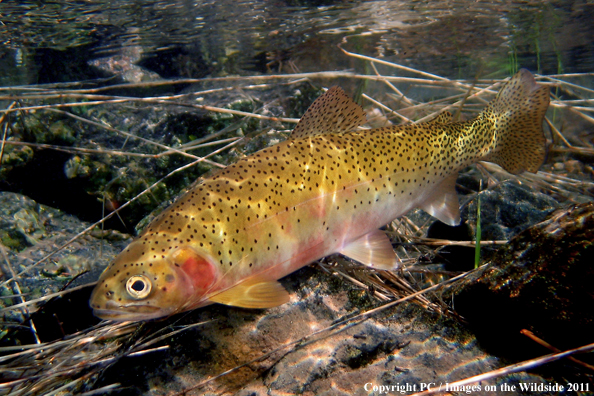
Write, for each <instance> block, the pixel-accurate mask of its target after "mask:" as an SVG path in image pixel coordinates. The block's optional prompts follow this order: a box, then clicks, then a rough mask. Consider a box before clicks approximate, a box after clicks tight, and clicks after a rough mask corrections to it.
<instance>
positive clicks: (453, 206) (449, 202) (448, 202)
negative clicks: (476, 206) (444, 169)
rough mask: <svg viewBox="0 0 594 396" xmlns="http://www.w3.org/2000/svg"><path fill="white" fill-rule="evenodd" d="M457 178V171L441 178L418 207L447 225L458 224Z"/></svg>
mask: <svg viewBox="0 0 594 396" xmlns="http://www.w3.org/2000/svg"><path fill="white" fill-rule="evenodd" d="M457 178H458V172H456V173H454V174H452V175H450V176H448V177H447V178H445V179H444V180H442V182H441V183H440V184H439V185H438V186H437V187H436V188H435V189H434V190H433V191H432V192H431V195H430V196H429V198H428V199H426V200H425V201H424V202H423V203H422V204H421V205H419V208H421V209H423V210H424V211H425V212H427V213H429V214H430V215H431V216H433V217H435V218H437V219H438V220H440V221H442V222H444V223H446V224H447V225H451V226H457V225H458V224H460V204H459V203H458V194H457V193H456V179H457Z"/></svg>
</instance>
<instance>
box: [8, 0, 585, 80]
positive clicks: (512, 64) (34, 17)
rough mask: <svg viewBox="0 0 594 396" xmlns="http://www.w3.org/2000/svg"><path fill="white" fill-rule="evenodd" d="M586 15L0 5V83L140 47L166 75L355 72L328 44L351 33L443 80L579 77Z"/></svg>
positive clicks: (361, 6)
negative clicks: (523, 72) (53, 61)
mask: <svg viewBox="0 0 594 396" xmlns="http://www.w3.org/2000/svg"><path fill="white" fill-rule="evenodd" d="M593 9H594V5H593V4H591V3H590V4H588V2H569V1H561V2H557V3H556V4H555V5H554V6H553V5H551V4H550V3H549V2H540V1H528V2H522V3H521V4H512V3H509V2H504V1H497V2H492V1H488V2H487V1H472V2H471V1H447V2H434V1H322V0H319V1H313V2H310V1H299V0H285V1H254V0H251V1H235V0H234V1H231V0H217V1H214V0H210V1H187V0H177V1H156V0H153V1H150V0H147V1H142V2H137V1H130V0H128V1H119V2H112V1H87V2H79V1H69V0H67V1H61V2H55V3H46V4H42V5H39V3H38V2H34V1H20V2H8V3H7V2H1V3H0V22H1V23H0V35H1V37H2V38H3V45H4V46H3V49H1V50H0V63H2V65H1V66H0V84H2V85H8V84H10V85H14V84H16V83H20V84H23V83H36V82H49V81H48V80H51V79H52V78H54V79H55V78H57V76H52V78H45V79H44V78H40V76H39V69H43V67H44V66H45V65H44V62H46V59H47V58H51V57H52V56H57V55H56V52H50V53H48V52H47V51H48V50H52V51H57V53H64V52H66V53H72V52H73V51H74V50H73V49H74V48H78V50H77V52H76V54H75V56H76V57H83V58H86V59H85V61H89V60H94V59H98V58H105V57H108V56H114V55H121V53H122V48H129V47H134V48H139V49H140V52H139V54H138V55H139V56H138V58H134V59H132V61H133V62H134V63H138V62H140V63H141V64H142V65H143V66H145V67H147V68H149V69H150V70H151V71H153V72H156V73H158V74H159V75H161V76H162V77H165V78H171V77H203V76H205V75H212V74H216V75H221V74H245V73H254V72H269V71H274V72H278V71H281V72H282V71H285V70H290V71H317V70H335V69H345V68H353V67H359V66H360V65H358V64H356V63H353V62H352V61H349V60H348V59H347V58H346V57H344V56H341V53H340V51H339V50H338V49H337V47H336V44H338V43H340V42H341V40H342V39H343V38H344V37H345V36H354V37H351V38H350V40H349V42H350V45H351V48H349V49H350V50H352V51H355V52H362V53H365V54H366V55H369V56H375V57H383V58H385V59H387V60H390V61H393V62H397V63H402V64H406V65H409V66H413V67H416V68H419V69H424V70H427V71H430V72H433V73H437V74H441V75H444V76H446V77H449V78H455V77H467V76H468V74H469V73H470V74H472V75H477V74H481V75H483V76H484V75H488V74H492V73H496V74H498V75H499V76H503V75H508V74H510V72H511V71H513V69H515V68H516V67H517V66H518V65H521V66H524V67H529V68H531V69H533V70H534V71H540V72H542V73H557V72H559V71H561V70H563V71H564V72H584V71H589V70H592V68H593V65H594V62H593V60H592V53H594V44H593V43H592V40H591V38H592V37H593V36H594V27H593V25H592V24H591V23H590V21H591V20H592V17H593V16H594V12H593ZM81 49H83V50H81ZM135 51H137V50H135ZM137 52H138V51H137ZM40 54H41V55H40ZM72 58H73V57H72V56H69V57H68V59H69V60H72ZM61 61H62V62H63V58H62V59H61ZM81 68H82V67H81ZM79 69H80V68H79ZM291 69H292V70H291ZM64 73H65V74H67V76H66V77H69V78H70V80H72V79H73V78H82V77H85V76H86V77H96V76H93V75H86V74H85V73H89V72H86V71H81V72H80V73H79V74H76V73H75V74H74V75H68V74H70V73H69V71H68V70H65V72H64ZM69 78H64V79H63V80H68V79H69Z"/></svg>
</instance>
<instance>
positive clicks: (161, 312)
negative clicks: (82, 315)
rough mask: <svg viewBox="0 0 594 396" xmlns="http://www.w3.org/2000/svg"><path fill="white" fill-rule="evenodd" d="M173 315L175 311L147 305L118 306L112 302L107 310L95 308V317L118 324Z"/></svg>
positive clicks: (108, 304)
mask: <svg viewBox="0 0 594 396" xmlns="http://www.w3.org/2000/svg"><path fill="white" fill-rule="evenodd" d="M173 313H174V312H173V310H168V309H163V308H161V307H155V306H151V305H146V304H143V305H139V304H116V303H113V302H111V301H108V302H107V304H106V307H105V308H93V315H95V316H97V317H98V318H101V319H105V320H114V321H118V322H124V321H132V322H136V321H141V320H150V319H157V318H162V317H167V316H170V315H172V314H173Z"/></svg>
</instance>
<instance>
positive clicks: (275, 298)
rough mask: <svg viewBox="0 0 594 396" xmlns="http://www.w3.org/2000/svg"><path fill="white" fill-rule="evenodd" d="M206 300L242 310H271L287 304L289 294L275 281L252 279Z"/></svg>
mask: <svg viewBox="0 0 594 396" xmlns="http://www.w3.org/2000/svg"><path fill="white" fill-rule="evenodd" d="M208 299H209V300H210V301H212V302H216V303H219V304H225V305H232V306H235V307H242V308H272V307H276V306H278V305H282V304H284V303H286V302H288V301H289V293H288V292H287V291H286V290H285V288H284V287H283V286H282V285H281V284H280V283H279V282H277V281H267V280H262V279H258V278H253V279H248V280H246V281H245V282H242V283H240V284H238V285H235V286H233V287H232V288H230V289H227V290H225V291H224V292H222V293H218V294H215V295H214V296H211V297H209V298H208Z"/></svg>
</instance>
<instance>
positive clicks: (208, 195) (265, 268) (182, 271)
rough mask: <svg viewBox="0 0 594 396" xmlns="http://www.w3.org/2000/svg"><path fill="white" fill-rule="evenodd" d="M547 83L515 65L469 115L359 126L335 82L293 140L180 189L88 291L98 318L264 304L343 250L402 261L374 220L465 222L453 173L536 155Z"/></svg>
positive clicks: (388, 266)
mask: <svg viewBox="0 0 594 396" xmlns="http://www.w3.org/2000/svg"><path fill="white" fill-rule="evenodd" d="M548 104H549V88H548V87H547V86H543V85H539V84H537V83H536V81H535V80H534V77H533V76H532V74H530V72H528V71H527V70H520V71H519V72H518V73H517V74H516V75H515V76H513V77H512V78H511V79H510V80H509V81H508V82H507V83H506V84H505V85H504V86H503V87H502V89H501V91H500V92H499V93H498V95H497V97H496V98H495V99H494V100H493V101H492V102H491V103H489V104H488V105H487V107H486V108H485V109H484V110H483V111H482V112H481V113H480V114H479V115H478V116H477V117H476V118H474V119H472V120H469V121H465V122H452V121H451V114H449V113H442V114H440V115H439V116H437V117H436V118H434V119H433V120H431V121H428V122H424V123H417V124H411V125H404V126H388V127H384V128H377V129H371V130H359V129H358V127H360V126H361V125H362V124H364V123H365V121H366V115H365V112H364V111H363V109H362V108H361V107H360V106H359V105H357V104H356V103H354V102H353V101H352V100H351V99H350V98H349V97H348V96H347V95H346V94H345V93H344V92H343V91H342V90H341V89H340V88H338V87H333V88H331V89H329V90H328V91H327V92H326V93H324V94H323V95H321V96H320V97H319V98H318V99H316V101H315V102H314V103H313V104H312V105H311V106H310V108H309V109H308V110H307V111H306V112H305V114H304V115H303V117H302V118H301V119H300V120H299V123H298V124H297V126H296V127H295V129H294V130H293V131H292V133H291V135H290V137H289V138H288V139H287V140H286V141H283V142H281V143H278V144H276V145H274V146H271V147H268V148H265V149H263V150H261V151H258V152H256V153H254V154H252V155H249V156H247V157H245V158H242V159H240V160H239V161H237V163H235V164H233V165H229V166H227V167H226V168H224V169H222V170H220V171H219V172H218V173H216V174H214V175H213V176H211V177H208V178H205V179H204V180H203V181H202V182H200V183H199V184H197V185H196V186H194V187H193V188H191V189H190V190H189V191H187V192H186V193H184V194H183V195H181V196H180V197H179V198H178V199H177V200H176V202H175V203H174V204H173V205H171V206H170V207H169V208H167V209H166V210H165V211H164V212H163V213H161V214H160V215H159V216H157V217H156V218H155V219H154V220H153V221H152V222H151V223H150V224H149V225H148V226H147V227H146V229H145V230H144V231H143V232H142V233H141V234H140V235H139V236H138V237H137V238H136V239H135V240H134V241H133V242H132V243H130V245H129V246H128V247H127V248H126V249H125V250H124V251H123V252H121V253H120V254H119V255H118V256H117V257H116V258H115V260H114V261H113V263H111V264H110V265H109V266H108V267H107V268H106V270H105V271H104V272H103V274H102V275H101V277H100V279H99V282H98V283H97V286H96V287H95V289H94V291H93V294H92V296H91V301H90V305H91V307H92V308H93V310H94V314H95V315H96V316H98V317H100V318H103V319H111V320H118V321H124V320H126V321H138V320H148V319H155V318H160V317H166V316H170V315H173V314H176V313H179V312H183V311H187V310H191V309H195V308H198V307H202V306H205V305H208V304H212V303H221V304H227V305H231V306H237V307H245V308H270V307H274V306H277V305H280V304H283V303H286V302H288V301H289V295H288V293H287V291H286V290H285V289H284V288H283V287H282V285H281V284H280V283H279V282H278V279H280V278H282V277H284V276H285V275H288V274H290V273H292V272H294V271H296V270H297V269H299V268H301V267H303V266H305V265H307V264H309V263H311V262H313V261H315V260H318V259H320V258H322V257H325V256H328V255H330V254H333V253H341V254H343V255H345V256H347V257H350V258H352V259H354V260H355V261H358V262H360V263H362V264H363V265H366V266H369V267H372V268H376V269H381V270H393V269H396V268H398V266H399V260H398V258H397V256H396V254H395V252H394V250H393V247H392V245H391V243H390V240H389V239H388V237H387V235H386V234H385V233H384V232H383V231H381V230H380V227H382V226H384V225H386V224H388V223H389V222H391V221H393V220H394V219H396V218H398V217H399V216H402V215H403V214H405V213H407V212H408V211H409V210H411V209H414V208H420V209H422V210H424V211H426V212H427V213H429V214H430V215H432V216H434V217H435V218H437V219H439V220H441V221H442V222H444V223H446V224H449V225H457V224H459V222H460V213H459V206H458V198H457V195H456V191H455V189H454V186H455V182H456V177H457V175H458V172H459V171H460V170H461V169H462V168H464V167H466V166H468V165H470V164H473V163H475V162H477V161H491V162H494V163H496V164H498V165H500V166H501V167H503V168H504V169H505V170H506V171H508V172H510V173H514V174H517V173H520V172H522V171H529V172H536V171H537V170H538V168H539V166H540V165H541V164H542V162H543V161H544V156H545V137H544V134H543V129H542V122H543V118H544V115H545V112H546V111H547V108H548Z"/></svg>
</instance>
